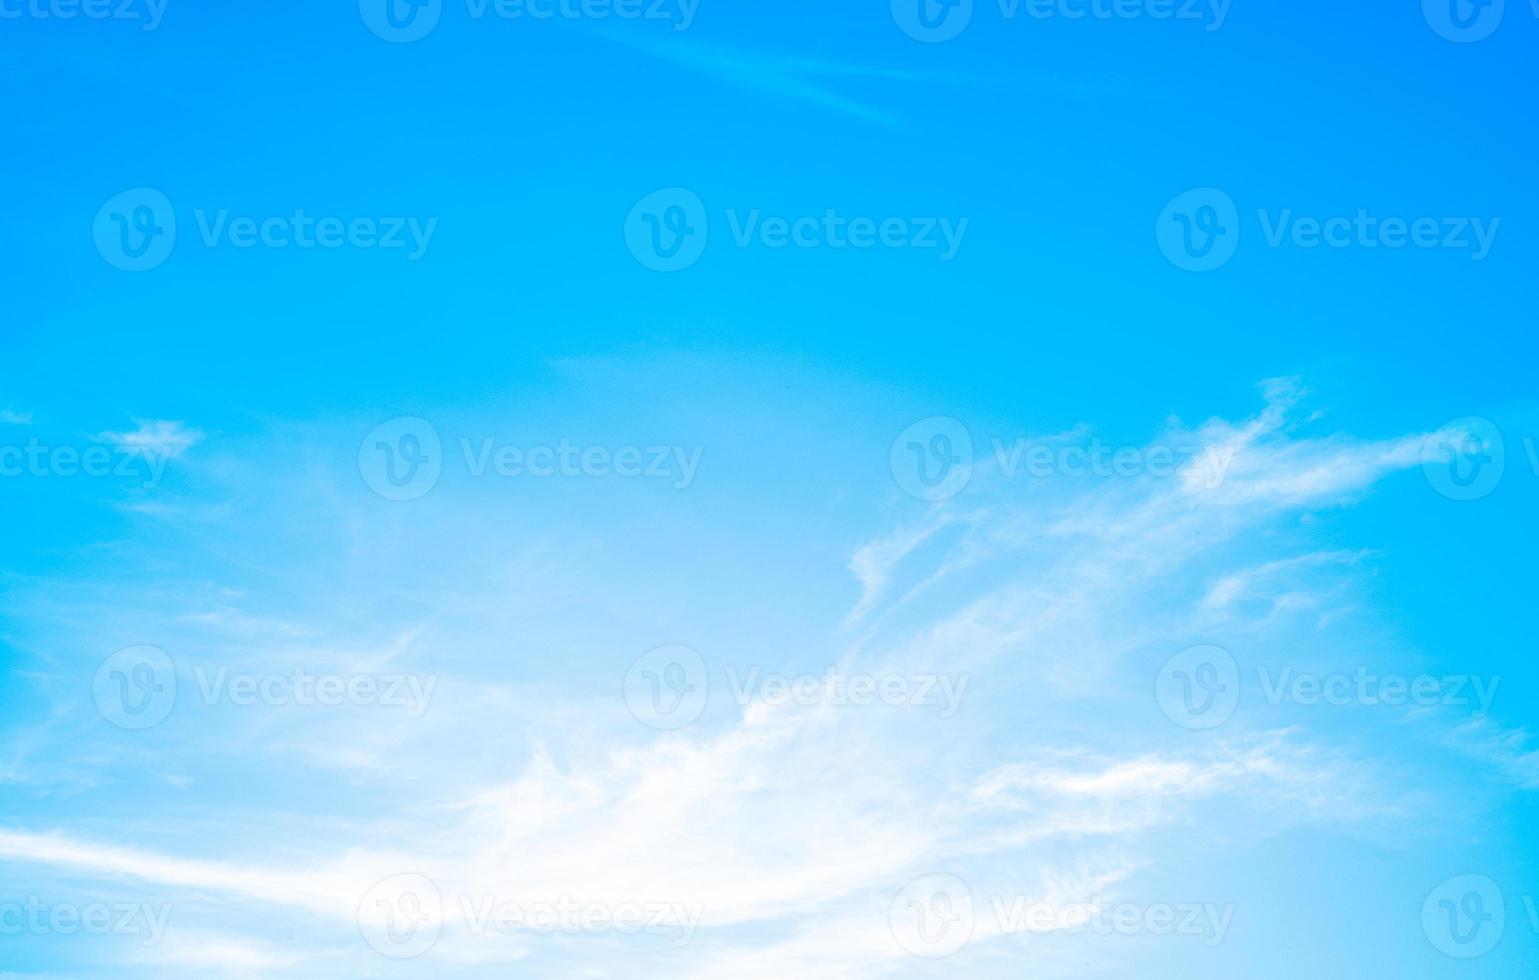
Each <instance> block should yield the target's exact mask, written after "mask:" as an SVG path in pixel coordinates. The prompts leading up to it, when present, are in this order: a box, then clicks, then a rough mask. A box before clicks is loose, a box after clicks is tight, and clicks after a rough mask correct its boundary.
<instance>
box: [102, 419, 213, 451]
mask: <svg viewBox="0 0 1539 980" xmlns="http://www.w3.org/2000/svg"><path fill="white" fill-rule="evenodd" d="M134 421H136V422H138V423H139V428H137V429H135V430H133V431H132V432H103V433H102V438H103V439H105V440H107V441H108V442H110V443H112V444H114V445H117V446H122V447H123V448H124V449H127V450H129V451H130V452H136V453H140V454H142V455H144V456H145V457H147V458H149V459H162V460H163V459H175V458H177V457H178V456H180V455H182V453H184V452H186V451H187V450H188V449H191V448H192V447H193V446H196V445H197V444H198V443H200V442H202V441H203V433H202V432H201V431H199V430H198V429H192V428H188V426H187V424H186V423H185V422H171V421H165V420H161V419H152V420H148V421H145V420H142V419H135V420H134Z"/></svg>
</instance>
